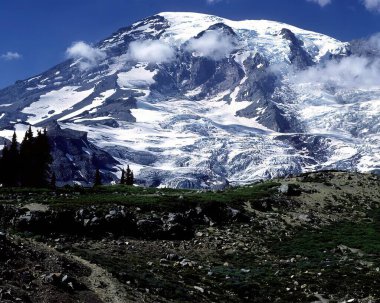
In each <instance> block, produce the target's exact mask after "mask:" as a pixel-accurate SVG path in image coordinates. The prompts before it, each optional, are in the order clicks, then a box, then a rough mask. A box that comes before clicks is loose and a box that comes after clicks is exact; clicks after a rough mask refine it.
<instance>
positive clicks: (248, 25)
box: [0, 12, 377, 188]
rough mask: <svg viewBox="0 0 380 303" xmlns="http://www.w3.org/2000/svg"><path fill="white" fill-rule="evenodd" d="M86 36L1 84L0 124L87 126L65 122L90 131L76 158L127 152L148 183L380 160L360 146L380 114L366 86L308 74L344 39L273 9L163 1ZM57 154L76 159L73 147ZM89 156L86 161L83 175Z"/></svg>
mask: <svg viewBox="0 0 380 303" xmlns="http://www.w3.org/2000/svg"><path fill="white" fill-rule="evenodd" d="M82 46H83V45H82ZM84 46H85V48H84V49H83V47H82V48H80V49H79V50H80V52H79V53H78V52H76V56H75V57H74V58H73V60H68V61H66V62H63V63H62V64H60V65H57V66H56V67H54V68H52V69H50V70H48V71H46V72H44V73H42V74H41V75H38V76H37V77H33V78H31V79H28V80H26V81H20V82H18V83H17V84H16V85H15V86H12V87H9V88H6V89H4V90H0V127H1V128H2V129H0V136H3V137H9V136H8V134H9V133H10V132H11V130H12V129H13V128H15V129H16V131H18V132H19V136H22V132H23V131H24V130H25V124H32V125H35V126H36V127H38V126H45V125H48V124H49V123H50V122H51V121H54V120H57V121H58V123H59V125H60V127H61V128H62V129H64V130H66V129H71V130H72V131H73V132H80V133H79V134H78V136H74V135H73V134H72V132H70V134H71V137H70V138H71V139H70V140H71V141H73V140H74V139H75V138H78V137H80V138H81V136H82V135H83V133H87V138H88V141H89V143H91V144H92V145H91V148H89V149H87V148H86V147H84V145H87V142H85V144H84V143H83V142H82V143H83V144H82V143H81V144H80V145H78V146H80V148H77V149H76V153H77V155H76V156H78V158H80V157H81V156H82V155H80V151H82V150H83V153H84V154H85V155H84V156H85V157H83V158H84V159H87V158H91V157H92V154H95V156H96V157H100V156H101V157H103V158H104V159H108V160H107V163H108V164H109V166H112V165H113V167H112V169H109V168H107V167H106V168H105V169H107V170H108V169H109V174H110V175H114V171H115V170H117V167H122V166H123V165H127V164H130V165H131V166H133V167H134V170H135V172H136V177H137V179H139V180H140V183H141V184H144V185H152V186H168V187H187V188H210V187H211V188H219V187H223V186H226V185H227V184H229V183H235V184H242V183H247V182H252V181H255V180H257V179H263V178H271V177H275V176H280V175H287V174H293V173H300V172H302V171H308V170H313V169H320V168H337V167H339V168H345V169H353V168H355V169H356V168H360V169H361V170H366V169H367V170H369V169H372V170H373V169H376V165H375V166H373V165H372V164H369V163H371V162H370V161H369V160H368V159H373V155H374V154H375V152H372V151H371V149H370V148H367V149H365V150H363V151H359V150H358V148H357V144H360V142H363V144H364V142H370V141H369V140H372V139H373V138H372V134H373V133H375V132H376V131H377V129H376V128H375V127H373V125H377V123H376V121H375V116H373V115H367V112H366V111H364V112H360V111H359V112H358V111H357V108H359V107H358V106H359V105H358V102H359V101H360V100H363V98H364V97H363V95H361V96H360V97H359V98H358V99H357V98H356V97H357V96H359V95H360V94H363V93H362V92H358V91H355V90H354V91H350V92H349V93H347V92H346V91H344V90H340V88H339V87H331V86H328V87H327V88H326V87H324V86H322V85H321V86H317V85H315V84H314V83H310V81H309V82H308V79H309V78H312V77H310V75H309V74H308V73H307V72H313V71H315V70H318V68H319V69H323V68H324V66H325V65H326V64H328V63H330V62H334V60H333V59H334V58H335V57H340V58H346V57H348V56H349V55H350V52H349V48H348V46H349V45H348V44H347V43H343V42H340V41H338V40H336V39H334V38H331V37H328V36H326V35H323V34H319V33H315V32H311V31H306V30H302V29H299V28H297V27H293V26H290V25H287V24H284V23H279V22H274V21H267V20H245V21H233V20H228V19H225V18H221V17H217V16H212V15H206V14H199V13H188V12H163V13H160V14H157V15H154V16H151V17H149V18H146V19H143V20H141V21H139V22H136V23H134V24H132V25H131V26H129V27H126V28H123V29H121V30H119V31H118V32H116V33H115V34H113V35H112V36H110V37H108V38H107V39H105V40H103V41H102V42H100V43H99V44H98V45H97V46H96V47H92V46H88V45H87V46H86V45H84ZM77 51H78V50H77ZM321 63H323V64H321ZM305 70H306V71H307V72H305V73H302V71H305ZM293 73H299V74H300V75H301V76H304V77H305V79H306V80H303V79H302V81H301V83H298V82H295V81H293V78H292V75H293ZM301 76H299V78H298V79H300V78H302V77H301ZM373 94H374V93H373V92H372V91H369V92H367V93H366V96H373ZM343 99H344V101H342V100H343ZM358 100H359V101H358ZM369 101H370V100H369ZM347 104H350V105H347ZM365 106H366V107H365V108H368V112H371V110H372V111H373V110H375V109H376V107H375V105H374V104H373V103H371V102H369V103H368V104H365ZM360 108H362V107H360ZM353 113H355V115H357V120H355V121H352V120H353ZM357 121H366V122H365V123H364V124H363V127H361V126H360V125H359V123H358V122H357ZM371 121H372V124H371ZM353 126H355V127H353ZM365 130H366V132H365ZM331 134H333V135H331ZM56 137H57V140H62V136H60V137H59V138H58V136H56ZM358 142H359V143H358ZM73 144H74V145H76V144H78V142H74V143H73ZM57 146H66V145H64V144H63V143H62V142H61V143H60V144H58V145H57ZM68 146H69V147H70V145H68ZM99 149H101V151H102V152H100V150H99ZM374 150H376V149H374ZM104 153H106V154H104ZM62 155H66V156H64V157H66V158H65V161H66V162H67V161H71V160H70V159H71V158H72V157H71V156H70V155H71V154H70V151H69V150H60V151H59V152H57V157H60V156H62ZM366 157H367V158H366ZM361 159H364V160H361ZM62 161H63V160H62ZM59 162H60V159H56V162H54V163H56V164H55V165H57V167H59ZM66 162H65V163H66ZM115 162H117V164H115ZM374 167H375V168H374ZM90 168H91V163H90V162H86V165H84V164H83V165H82V166H81V165H79V166H78V167H77V169H78V172H77V173H76V174H75V175H76V176H78V180H77V181H80V182H82V181H83V176H89V175H91V172H89V171H88V170H89V169H90ZM83 171H85V172H84V173H83ZM68 175H70V176H72V175H73V174H71V173H70V174H64V172H63V173H62V175H61V176H60V175H59V174H57V178H58V179H60V180H61V182H66V181H68V180H65V179H64V178H65V176H68ZM116 177H117V176H116V175H114V178H115V179H116Z"/></svg>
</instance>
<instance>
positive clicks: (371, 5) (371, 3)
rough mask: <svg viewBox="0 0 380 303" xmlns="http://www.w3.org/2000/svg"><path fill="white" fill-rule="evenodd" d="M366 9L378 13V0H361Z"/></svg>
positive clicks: (379, 1)
mask: <svg viewBox="0 0 380 303" xmlns="http://www.w3.org/2000/svg"><path fill="white" fill-rule="evenodd" d="M363 3H364V6H365V7H366V9H368V10H370V11H374V12H378V13H380V0H363Z"/></svg>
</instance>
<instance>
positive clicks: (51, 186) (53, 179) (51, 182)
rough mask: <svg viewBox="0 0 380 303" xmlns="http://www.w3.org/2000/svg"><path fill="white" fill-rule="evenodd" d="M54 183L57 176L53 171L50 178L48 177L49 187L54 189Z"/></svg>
mask: <svg viewBox="0 0 380 303" xmlns="http://www.w3.org/2000/svg"><path fill="white" fill-rule="evenodd" d="M56 183H57V177H56V175H55V173H53V174H52V175H51V179H50V188H52V189H55V188H56V186H57V184H56Z"/></svg>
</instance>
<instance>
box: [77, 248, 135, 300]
mask: <svg viewBox="0 0 380 303" xmlns="http://www.w3.org/2000/svg"><path fill="white" fill-rule="evenodd" d="M71 257H72V258H73V259H74V260H76V261H77V262H79V263H81V264H83V265H84V266H86V267H88V268H90V269H91V275H90V276H89V277H88V278H87V282H88V283H87V287H88V288H89V289H90V290H92V291H93V292H94V293H95V294H96V295H98V296H99V298H100V299H101V300H102V301H103V302H104V303H128V302H136V301H135V300H131V299H130V298H128V297H127V296H126V293H127V290H126V288H125V286H124V285H122V284H121V283H120V282H119V281H117V280H116V279H115V278H114V277H112V275H111V274H110V273H109V272H108V271H106V270H105V269H103V268H101V267H99V266H98V265H96V264H92V263H90V262H88V261H87V260H84V259H82V258H80V257H78V256H73V255H71Z"/></svg>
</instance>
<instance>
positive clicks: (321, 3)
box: [307, 0, 332, 7]
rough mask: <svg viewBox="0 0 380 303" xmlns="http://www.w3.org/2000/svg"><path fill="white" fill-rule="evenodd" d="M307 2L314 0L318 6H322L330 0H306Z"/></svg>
mask: <svg viewBox="0 0 380 303" xmlns="http://www.w3.org/2000/svg"><path fill="white" fill-rule="evenodd" d="M307 1H308V2H314V3H317V4H319V5H320V6H322V7H324V6H326V5H328V4H330V3H331V1H332V0H307Z"/></svg>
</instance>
